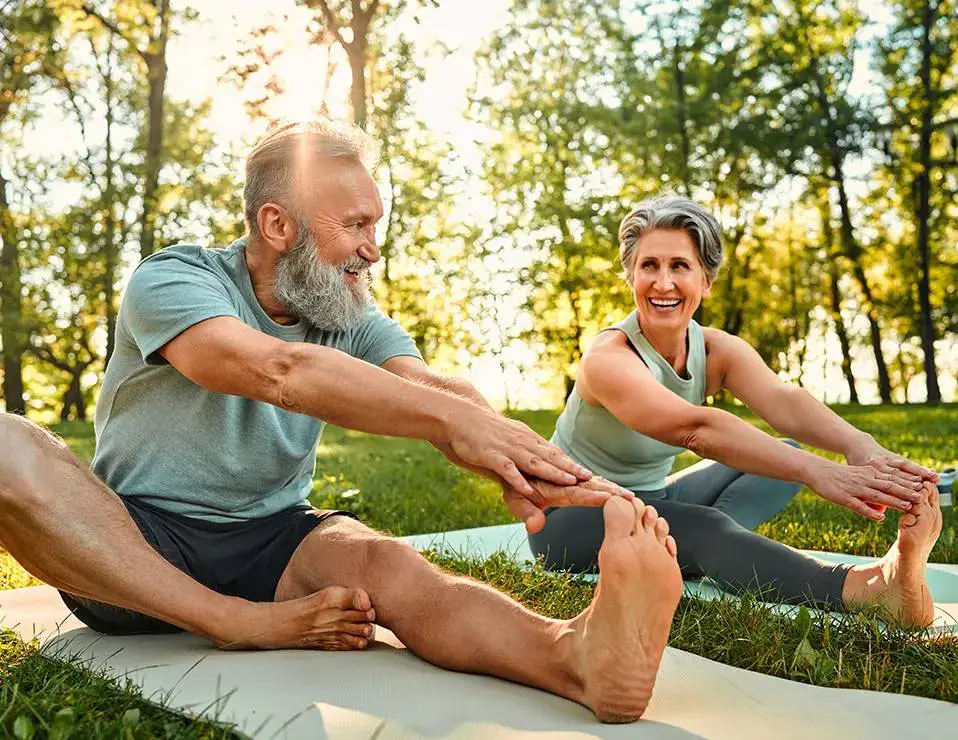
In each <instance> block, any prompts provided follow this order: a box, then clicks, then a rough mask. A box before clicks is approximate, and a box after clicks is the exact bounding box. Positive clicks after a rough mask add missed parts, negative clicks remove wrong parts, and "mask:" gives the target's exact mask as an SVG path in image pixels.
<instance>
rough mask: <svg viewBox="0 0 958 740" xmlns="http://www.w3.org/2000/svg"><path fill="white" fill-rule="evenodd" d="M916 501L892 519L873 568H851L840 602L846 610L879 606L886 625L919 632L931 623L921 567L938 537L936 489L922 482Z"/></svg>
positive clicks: (925, 563) (932, 612) (932, 615)
mask: <svg viewBox="0 0 958 740" xmlns="http://www.w3.org/2000/svg"><path fill="white" fill-rule="evenodd" d="M924 493H925V495H924V496H923V497H922V499H921V501H919V502H918V503H917V504H915V505H914V506H912V508H911V511H909V512H908V513H906V514H902V515H901V517H900V518H899V520H898V539H897V540H896V541H895V544H893V545H892V546H891V549H889V550H888V552H887V554H886V555H885V557H883V558H882V559H881V560H880V561H878V562H877V563H874V564H872V565H865V566H856V567H854V568H852V570H851V571H849V573H848V576H847V578H846V579H845V588H844V593H843V594H842V600H843V601H844V603H845V605H846V606H849V607H863V606H864V607H869V606H879V607H881V609H882V611H884V612H885V613H887V614H888V616H889V618H890V621H892V622H894V623H896V624H898V625H900V626H902V627H909V628H913V629H923V628H925V627H928V626H929V625H930V624H931V623H932V622H933V621H934V617H935V614H934V608H935V605H934V602H932V600H931V592H929V590H928V583H927V581H926V580H925V566H926V565H928V556H929V555H930V554H931V550H932V548H933V547H934V546H935V542H936V541H937V540H938V535H939V534H941V509H940V508H939V506H938V489H937V488H936V487H935V486H934V484H932V483H929V482H927V481H926V482H925V483H924Z"/></svg>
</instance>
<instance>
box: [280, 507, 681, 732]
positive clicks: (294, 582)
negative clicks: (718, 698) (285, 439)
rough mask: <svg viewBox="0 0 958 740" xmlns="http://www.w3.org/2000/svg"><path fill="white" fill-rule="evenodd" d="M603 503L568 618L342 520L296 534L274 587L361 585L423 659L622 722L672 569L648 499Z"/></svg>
mask: <svg viewBox="0 0 958 740" xmlns="http://www.w3.org/2000/svg"><path fill="white" fill-rule="evenodd" d="M604 514H605V522H606V534H605V540H604V542H603V545H602V549H601V551H600V553H599V563H600V567H601V570H602V574H601V577H600V579H599V585H598V588H597V589H596V594H595V598H594V600H593V602H592V604H591V605H590V606H589V607H588V609H586V610H585V611H584V612H583V613H582V614H580V615H579V616H577V617H575V618H574V619H571V620H557V619H547V618H545V617H542V616H540V615H538V614H535V613H533V612H531V611H529V610H528V609H526V608H524V607H522V606H521V605H519V604H518V603H516V602H515V601H513V600H512V599H510V598H508V597H507V596H505V595H504V594H501V593H499V592H498V591H496V590H495V589H493V588H491V587H489V586H487V585H485V584H482V583H478V582H476V581H472V580H469V579H466V578H459V577H456V576H453V575H450V574H448V573H444V572H441V571H440V570H438V569H437V568H435V567H433V566H432V565H430V564H429V563H428V562H427V561H426V560H425V559H424V558H423V557H422V556H421V555H419V553H417V552H415V551H414V550H413V549H412V548H410V547H408V546H407V545H406V544H405V543H402V542H399V541H398V540H394V539H390V538H386V537H383V536H381V535H379V534H377V533H376V532H373V531H372V530H370V529H368V528H367V527H364V526H363V525H362V524H360V523H358V522H355V521H351V520H345V519H339V520H335V521H333V522H331V523H329V524H328V525H326V526H324V527H318V528H317V529H316V530H314V531H313V532H311V533H310V535H309V536H307V538H306V539H305V540H304V541H303V542H302V543H301V544H300V546H299V549H297V551H296V552H295V553H294V555H293V558H292V559H291V560H290V563H289V565H288V566H287V569H286V571H285V573H284V574H283V577H282V578H281V579H280V582H279V585H278V586H277V590H276V598H277V600H283V599H289V598H296V597H300V596H302V595H304V594H307V593H310V592H312V591H314V590H316V589H318V588H322V587H323V586H325V585H327V584H329V583H343V584H344V585H346V586H352V587H358V588H363V589H365V590H366V591H367V592H368V593H369V595H370V598H371V599H372V601H373V603H374V604H375V605H376V615H377V621H378V623H380V624H382V625H383V626H385V627H388V628H389V629H391V630H392V631H393V632H395V633H396V635H397V636H398V637H399V639H400V640H402V641H403V643H404V644H405V645H406V646H407V647H408V648H409V649H410V650H412V651H413V652H414V653H415V654H416V655H418V656H419V657H421V658H423V659H425V660H428V661H430V662H431V663H435V664H436V665H439V666H442V667H444V668H448V669H452V670H458V671H464V672H469V673H484V674H489V675H494V676H499V677H501V678H506V679H510V680H512V681H516V682H519V683H523V684H527V685H530V686H535V687H537V688H541V689H545V690H546V691H550V692H552V693H555V694H559V695H560V696H564V697H567V698H569V699H572V700H573V701H577V702H579V703H580V704H584V705H585V706H587V707H589V708H590V709H592V711H593V712H595V714H596V715H597V716H598V717H599V719H601V720H603V721H608V722H624V721H632V720H635V719H638V718H639V717H640V716H641V715H642V713H643V712H644V711H645V708H646V705H647V704H648V702H649V698H650V697H651V694H652V686H653V683H654V681H655V675H656V672H657V670H658V666H659V661H660V659H661V657H662V652H663V650H664V649H665V644H666V640H667V638H668V633H669V629H670V627H671V622H672V615H673V613H674V612H675V607H676V605H677V603H678V600H679V596H680V595H681V591H682V579H681V576H680V574H679V568H678V564H677V562H676V560H675V552H676V549H675V542H674V540H672V538H671V537H669V536H668V525H667V524H666V523H665V520H663V519H659V518H658V516H657V514H656V512H655V510H654V509H652V508H651V507H646V506H644V505H643V504H642V503H641V502H639V501H637V500H636V501H634V502H633V501H628V500H626V499H622V498H612V499H611V500H610V501H608V502H607V503H606V504H605V510H604ZM490 625H495V628H494V629H490Z"/></svg>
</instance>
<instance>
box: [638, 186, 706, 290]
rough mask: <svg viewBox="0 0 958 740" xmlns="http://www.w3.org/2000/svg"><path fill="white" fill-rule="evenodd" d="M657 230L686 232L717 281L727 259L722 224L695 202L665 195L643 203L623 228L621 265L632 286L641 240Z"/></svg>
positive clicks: (703, 262)
mask: <svg viewBox="0 0 958 740" xmlns="http://www.w3.org/2000/svg"><path fill="white" fill-rule="evenodd" d="M655 229H675V230H681V231H684V232H686V233H687V234H688V235H689V236H690V237H691V238H692V242H693V243H694V244H695V248H696V250H697V251H698V254H699V259H700V260H701V261H702V264H703V265H704V267H705V272H706V274H707V275H708V276H709V280H714V279H715V276H716V275H718V271H719V268H720V267H721V266H722V258H723V254H722V229H721V227H720V226H719V224H718V221H716V220H715V217H714V216H713V215H712V214H711V213H709V212H708V211H707V210H705V209H704V208H703V207H702V206H700V205H699V204H698V203H696V202H695V201H692V200H689V199H688V198H679V197H678V196H674V195H662V196H659V197H657V198H652V199H650V200H644V201H642V202H641V203H639V204H638V205H637V206H635V208H633V209H632V210H631V211H629V214H628V215H627V216H626V217H625V218H623V219H622V223H621V224H619V261H620V262H621V263H622V267H623V269H624V270H625V279H626V280H628V281H629V284H630V285H631V284H632V275H633V269H634V268H635V254H636V251H637V249H638V243H639V239H641V238H642V237H643V236H644V235H645V234H647V233H649V232H650V231H654V230H655Z"/></svg>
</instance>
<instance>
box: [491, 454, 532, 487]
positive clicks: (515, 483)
mask: <svg viewBox="0 0 958 740" xmlns="http://www.w3.org/2000/svg"><path fill="white" fill-rule="evenodd" d="M493 470H494V471H495V472H496V473H498V474H499V475H500V476H501V477H502V478H503V479H504V480H505V481H506V483H508V484H509V485H510V486H512V487H513V488H515V489H516V490H517V491H518V492H519V493H521V494H522V495H523V496H534V495H535V491H534V490H533V488H532V486H531V485H529V481H527V480H526V479H525V478H523V477H522V473H520V472H519V468H517V467H516V464H515V463H514V462H513V461H512V460H510V459H509V458H508V457H505V456H503V457H502V458H500V460H499V461H498V463H497V464H496V466H495V467H494V468H493Z"/></svg>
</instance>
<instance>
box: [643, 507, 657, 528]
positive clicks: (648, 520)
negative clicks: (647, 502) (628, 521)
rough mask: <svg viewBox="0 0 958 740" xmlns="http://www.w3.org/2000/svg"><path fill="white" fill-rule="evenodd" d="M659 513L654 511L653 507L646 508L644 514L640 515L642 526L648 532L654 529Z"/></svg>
mask: <svg viewBox="0 0 958 740" xmlns="http://www.w3.org/2000/svg"><path fill="white" fill-rule="evenodd" d="M658 518H659V512H658V511H656V510H655V507H654V506H646V507H645V513H644V514H643V515H642V526H643V527H645V529H646V530H647V531H649V532H651V531H652V530H653V528H654V527H655V523H656V521H658Z"/></svg>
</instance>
